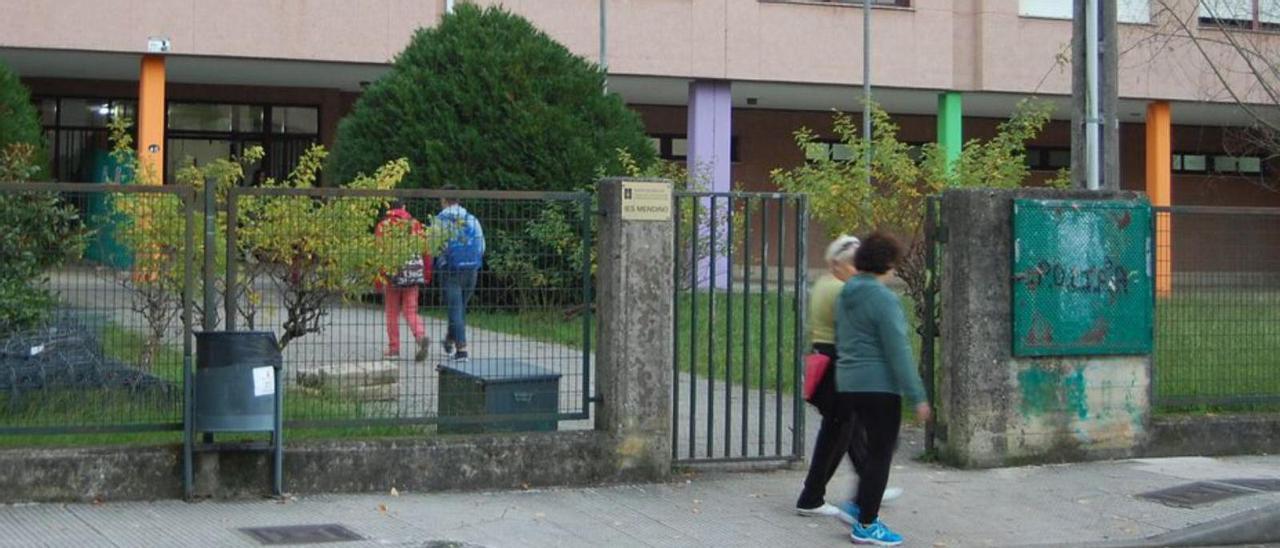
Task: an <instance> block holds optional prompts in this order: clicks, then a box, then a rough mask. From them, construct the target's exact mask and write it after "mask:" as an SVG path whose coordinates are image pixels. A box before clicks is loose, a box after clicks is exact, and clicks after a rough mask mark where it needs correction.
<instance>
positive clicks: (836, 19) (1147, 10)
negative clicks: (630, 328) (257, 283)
mask: <svg viewBox="0 0 1280 548" xmlns="http://www.w3.org/2000/svg"><path fill="white" fill-rule="evenodd" d="M1206 2H1208V3H1215V2H1216V3H1217V4H1224V3H1225V4H1227V5H1226V8H1229V9H1227V10H1225V11H1223V9H1222V6H1217V8H1218V11H1216V12H1215V13H1218V14H1219V17H1231V18H1234V19H1233V22H1234V23H1239V24H1238V25H1233V26H1234V27H1236V28H1238V30H1233V31H1231V32H1233V33H1240V34H1241V35H1243V36H1247V38H1248V39H1249V40H1251V41H1255V42H1259V43H1262V44H1264V45H1266V46H1268V47H1274V46H1276V45H1280V33H1277V34H1271V32H1273V31H1275V30H1277V29H1280V26H1277V25H1280V0H1261V1H1259V0H1206ZM476 3H479V4H485V5H489V4H503V5H505V7H506V8H508V9H510V10H512V11H513V12H516V13H519V14H521V15H523V16H525V17H527V18H529V19H530V20H532V21H533V22H534V23H535V24H536V25H538V26H539V27H540V28H542V29H543V30H545V31H546V32H548V33H549V34H550V35H551V36H553V37H554V38H556V39H557V40H559V41H560V42H561V43H563V44H565V45H566V46H567V47H568V48H569V49H571V50H572V51H574V52H576V53H578V54H580V55H582V56H584V57H587V58H589V59H597V58H598V56H599V55H600V50H601V24H600V17H599V15H600V11H599V10H600V2H599V0H501V1H500V0H476ZM607 3H608V8H607V17H606V18H605V19H606V25H605V26H606V27H607V29H608V30H607V31H606V32H605V33H604V34H605V40H604V45H605V46H606V50H607V65H608V70H609V74H610V78H609V89H610V91H611V92H615V93H618V94H620V95H621V96H622V97H623V98H624V99H625V100H626V102H627V103H628V104H630V105H631V106H632V107H633V108H634V109H635V110H636V111H637V112H639V113H640V114H641V116H642V117H643V119H644V121H645V124H646V126H647V129H648V131H649V133H650V134H651V136H652V137H653V140H654V143H655V146H657V147H658V149H659V151H660V152H661V154H662V156H664V157H666V158H668V159H673V160H681V159H688V160H689V161H691V162H695V163H696V164H697V165H699V166H710V172H711V175H712V178H713V181H714V188H715V189H716V190H729V189H734V190H773V189H774V186H773V185H772V183H771V182H770V180H769V176H768V173H769V171H770V170H772V169H774V168H778V167H789V166H794V165H798V164H799V163H801V162H804V161H805V158H806V154H810V155H812V154H830V155H833V156H836V157H839V156H840V155H841V154H843V153H845V151H843V150H842V147H840V146H838V145H836V144H834V142H833V143H832V144H830V145H827V146H817V147H811V148H810V149H809V150H808V151H802V150H800V149H799V148H798V147H797V146H796V145H795V143H794V141H793V138H792V133H793V132H794V131H795V130H796V129H798V128H800V127H801V126H805V127H809V128H812V129H814V130H816V131H817V132H818V133H819V134H820V135H822V136H823V137H824V138H832V141H834V139H833V137H834V136H833V135H832V134H831V132H830V121H831V111H832V110H833V109H836V110H843V111H849V112H857V111H859V110H860V104H861V84H862V58H863V55H862V53H863V52H862V33H863V23H862V21H863V12H862V9H861V0H607ZM873 3H874V4H875V7H874V8H873V9H872V14H871V21H872V22H871V29H870V30H871V39H872V47H871V52H870V57H871V64H872V67H871V68H872V77H871V80H872V83H873V84H874V86H875V89H874V91H873V97H874V99H875V100H876V101H878V102H880V103H881V104H882V105H883V106H884V107H885V108H886V110H888V111H889V112H890V113H892V114H893V115H894V117H895V119H896V120H897V121H898V123H900V124H901V126H902V138H903V140H904V141H907V142H911V143H924V142H931V141H934V140H936V139H939V138H940V136H943V138H944V140H947V139H949V140H951V141H952V142H951V143H949V144H951V145H955V144H957V143H956V141H957V140H959V139H970V138H975V137H985V136H990V135H991V134H993V132H994V131H995V127H996V125H997V124H998V123H999V122H1000V121H1001V120H1003V119H1005V118H1007V117H1008V116H1009V115H1010V113H1011V112H1012V111H1013V109H1014V106H1015V105H1016V104H1017V103H1018V101H1020V100H1021V99H1024V98H1027V97H1032V96H1036V97H1040V98H1045V99H1049V100H1051V101H1053V102H1055V103H1056V104H1057V105H1058V106H1059V108H1058V110H1057V112H1056V114H1055V115H1054V121H1053V122H1052V123H1051V124H1050V125H1049V127H1048V128H1047V129H1046V131H1044V132H1043V134H1042V135H1040V136H1039V137H1038V138H1037V139H1036V140H1035V141H1034V142H1033V143H1031V148H1030V151H1029V152H1030V153H1029V158H1028V163H1029V164H1030V167H1031V169H1032V170H1033V173H1034V176H1035V177H1037V178H1040V179H1045V178H1048V177H1051V176H1052V175H1054V173H1055V172H1056V171H1057V170H1058V169H1060V168H1063V167H1066V166H1067V165H1068V164H1069V162H1070V121H1069V118H1070V110H1069V95H1070V89H1071V71H1070V67H1069V62H1070V49H1069V48H1070V39H1071V22H1070V21H1069V16H1070V12H1071V0H874V2H873ZM1235 4H1239V6H1235ZM445 5H446V0H360V1H351V0H266V1H264V0H220V1H217V2H211V1H207V0H59V1H57V2H48V1H44V0H0V13H2V14H3V16H0V61H3V62H4V63H6V64H8V65H9V66H10V67H12V68H14V69H15V70H16V71H17V72H18V73H19V75H20V76H21V77H22V78H23V80H24V81H25V82H26V83H27V84H28V85H29V87H30V88H31V89H32V91H33V95H34V97H35V101H36V102H37V103H38V106H39V109H40V112H41V114H42V117H43V123H44V127H45V129H46V132H47V135H48V138H49V142H50V144H51V148H52V152H53V154H52V156H53V160H54V168H53V170H54V173H53V175H54V176H55V178H57V179H59V180H64V181H88V180H91V179H93V177H94V175H93V174H94V165H95V158H100V157H101V155H102V154H103V153H104V151H105V148H106V146H107V145H106V130H105V123H106V120H107V119H108V117H109V116H110V115H113V114H125V115H128V116H130V117H132V118H134V119H136V120H137V124H138V126H137V130H138V146H139V149H140V151H141V152H142V154H143V155H144V157H146V158H147V159H148V161H151V162H153V163H155V165H156V166H158V167H162V168H166V169H164V171H165V172H166V175H167V176H169V175H171V174H172V172H173V166H174V165H175V163H176V162H178V161H179V160H181V159H183V158H186V157H192V158H195V159H197V160H200V159H206V158H213V157H225V156H226V155H227V154H231V153H236V152H239V151H240V150H241V149H243V148H244V147H247V146H252V145H262V146H264V148H265V149H266V151H267V158H266V160H265V161H264V163H263V164H262V165H261V166H260V167H259V168H255V169H256V170H260V171H262V173H263V174H266V175H271V176H277V177H279V176H282V175H284V174H286V173H287V172H288V170H289V169H290V167H291V166H292V165H293V162H294V161H296V158H297V156H298V155H299V154H300V153H301V151H302V150H303V149H304V148H305V147H306V146H308V145H310V144H311V143H323V144H326V145H331V144H332V141H333V138H334V134H335V132H336V128H337V124H338V121H339V120H340V119H341V118H342V117H343V116H344V115H345V114H346V113H348V112H349V111H350V109H351V108H352V105H353V104H354V102H355V101H356V99H357V98H358V97H359V94H360V91H361V89H362V87H363V86H365V85H367V83H368V82H371V81H373V80H375V79H377V78H378V77H379V76H381V75H382V74H384V73H385V72H386V71H387V70H388V67H389V63H390V60H391V59H392V58H393V57H394V56H395V55H396V53H397V52H399V51H400V50H401V49H402V48H403V47H404V46H405V44H406V43H407V42H408V40H409V38H410V36H411V35H412V33H413V32H414V30H415V29H417V28H419V27H422V26H429V25H433V24H435V23H436V22H437V21H439V20H440V18H441V17H442V15H443V13H444V11H445V9H446V7H445ZM1237 8H1238V9H1237ZM1205 9H1206V8H1205V6H1204V5H1203V3H1202V2H1197V1H1195V0H1122V1H1120V6H1119V20H1120V25H1119V34H1120V38H1121V45H1122V49H1123V54H1122V57H1121V60H1120V82H1119V90H1120V112H1119V117H1120V123H1121V127H1120V135H1121V144H1120V151H1121V155H1122V159H1121V172H1122V186H1123V187H1124V188H1126V189H1135V190H1148V191H1149V192H1150V193H1151V194H1152V196H1153V197H1155V198H1157V201H1159V202H1161V203H1172V204H1179V205H1192V204H1195V205H1221V206H1245V205H1247V206H1280V193H1277V192H1275V191H1274V190H1271V189H1269V188H1268V187H1269V186H1270V187H1272V188H1274V186H1275V185H1274V181H1275V180H1276V179H1277V177H1280V175H1278V173H1280V169H1278V168H1280V165H1278V164H1277V162H1276V161H1274V160H1268V159H1267V155H1266V154H1264V153H1260V152H1257V151H1252V150H1248V148H1247V147H1245V146H1243V145H1241V144H1240V143H1239V142H1238V141H1239V139H1238V138H1237V137H1236V136H1237V134H1238V133H1240V131H1239V130H1240V128H1243V127H1246V126H1248V125H1250V124H1251V123H1252V121H1251V119H1250V118H1249V117H1248V116H1246V115H1245V114H1244V113H1243V111H1242V109H1240V108H1239V106H1238V105H1237V103H1236V101H1235V100H1233V99H1232V98H1231V97H1230V96H1229V94H1227V93H1226V92H1225V90H1224V88H1223V86H1222V85H1221V84H1220V83H1219V82H1218V81H1217V80H1216V78H1215V77H1214V69H1215V66H1216V67H1217V68H1219V69H1222V70H1221V71H1222V72H1224V73H1226V74H1227V75H1228V78H1231V79H1233V81H1236V82H1235V84H1234V85H1235V87H1236V89H1237V90H1243V92H1242V94H1241V95H1240V97H1241V98H1242V99H1243V100H1244V101H1245V102H1247V103H1256V105H1255V107H1256V108H1258V109H1275V108H1276V105H1275V104H1274V102H1271V101H1269V100H1268V99H1267V98H1266V97H1265V96H1264V94H1263V92H1262V90H1260V89H1258V87H1257V86H1251V85H1250V83H1249V81H1248V77H1247V76H1246V75H1244V74H1243V73H1242V71H1240V70H1236V69H1239V68H1240V66H1239V65H1240V60H1239V59H1238V58H1236V56H1233V53H1232V52H1231V51H1228V49H1226V48H1225V47H1222V46H1215V45H1214V44H1213V43H1212V42H1215V41H1207V42H1209V45H1208V48H1209V50H1208V51H1201V50H1200V49H1199V48H1197V47H1195V46H1193V45H1192V44H1191V43H1190V41H1187V40H1181V41H1177V40H1162V39H1159V38H1160V36H1161V34H1162V33H1163V32H1164V30H1167V29H1168V28H1169V25H1170V21H1172V20H1174V18H1179V19H1180V20H1182V21H1183V22H1186V21H1190V24H1191V25H1192V27H1193V28H1192V29H1191V32H1194V33H1200V34H1204V35H1206V36H1209V37H1212V36H1216V35H1221V34H1222V31H1221V30H1220V28H1219V26H1218V25H1217V24H1211V23H1213V22H1212V21H1208V20H1206V19H1203V18H1202V17H1201V16H1203V15H1204V10H1205ZM1223 14H1226V15H1223ZM1216 42H1221V41H1220V40H1219V41H1216ZM254 176H256V174H251V175H250V178H252V177H254Z"/></svg>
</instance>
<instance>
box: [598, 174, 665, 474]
mask: <svg viewBox="0 0 1280 548" xmlns="http://www.w3.org/2000/svg"><path fill="white" fill-rule="evenodd" d="M598 190H599V192H598V197H599V201H600V210H601V215H602V216H601V217H600V218H599V219H598V222H599V223H600V231H599V243H598V245H599V248H598V249H599V253H598V258H597V270H596V278H597V283H596V287H597V293H596V303H597V310H598V313H597V317H598V318H599V325H600V347H599V349H598V351H597V352H596V363H597V364H598V367H597V368H596V370H597V371H598V374H597V377H596V394H597V396H598V397H599V398H600V401H599V402H598V403H597V406H596V430H598V431H601V432H604V433H606V434H607V435H609V436H610V437H611V438H612V440H613V443H612V444H611V445H612V447H613V458H614V459H615V463H614V465H615V466H616V473H617V475H618V477H619V478H620V479H623V480H627V479H634V480H659V481H660V480H662V479H664V478H666V477H668V476H669V475H670V473H671V443H672V441H671V414H672V410H671V405H672V403H671V383H672V378H673V376H674V374H673V372H674V357H673V346H672V345H673V340H672V325H673V324H672V322H673V321H674V308H673V307H674V305H673V302H672V295H673V291H674V290H675V280H674V279H673V277H672V272H671V269H672V264H673V263H674V260H675V249H674V247H675V244H674V240H673V238H674V228H673V220H672V213H673V212H672V201H671V183H670V182H669V181H637V180H633V179H605V180H603V181H600V183H599V184H598Z"/></svg>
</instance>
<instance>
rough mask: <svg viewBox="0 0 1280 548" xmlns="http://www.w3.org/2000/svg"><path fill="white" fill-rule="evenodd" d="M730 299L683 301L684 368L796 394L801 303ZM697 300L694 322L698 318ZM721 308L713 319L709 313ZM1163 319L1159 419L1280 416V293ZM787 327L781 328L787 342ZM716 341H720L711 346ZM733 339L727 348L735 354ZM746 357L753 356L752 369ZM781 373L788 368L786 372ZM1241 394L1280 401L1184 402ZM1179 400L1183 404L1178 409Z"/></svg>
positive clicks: (549, 322) (1180, 300)
mask: <svg viewBox="0 0 1280 548" xmlns="http://www.w3.org/2000/svg"><path fill="white" fill-rule="evenodd" d="M727 297H728V295H727V294H726V293H723V292H720V293H717V294H716V295H715V297H714V301H713V299H712V297H711V296H710V295H709V294H708V293H707V292H697V293H696V294H694V293H684V294H682V295H681V296H680V299H679V302H678V308H677V324H678V329H679V331H680V335H679V345H678V348H677V357H676V361H677V367H678V368H679V370H680V371H682V372H684V373H686V374H687V373H688V372H689V371H691V370H693V371H696V373H697V374H698V375H701V376H712V375H714V378H715V379H720V380H722V379H724V378H725V374H726V371H728V374H729V376H730V378H731V379H732V380H733V381H734V382H739V383H740V382H742V380H743V379H744V378H745V379H746V381H747V384H748V386H751V387H764V388H766V389H770V390H772V389H775V388H778V387H781V388H782V390H783V391H791V390H793V389H794V379H795V375H794V372H793V371H792V370H791V369H789V367H790V364H791V363H793V362H792V361H790V360H791V359H792V356H793V354H792V353H791V352H792V349H793V346H792V339H793V335H792V333H793V329H794V325H795V318H794V315H793V312H792V310H793V308H792V307H793V297H792V296H791V295H790V294H789V293H783V294H782V295H778V294H776V293H768V294H765V295H760V294H758V293H757V294H752V295H748V296H745V297H744V296H743V295H742V294H741V293H735V294H734V295H733V297H732V302H729V299H728V298H727ZM695 302H696V306H697V317H696V318H695V317H694V314H693V310H694V304H695ZM713 304H714V306H715V312H714V314H710V313H709V310H710V307H711V306H712V305H713ZM902 304H903V312H904V313H905V314H906V317H907V320H908V322H909V323H910V333H911V339H912V340H911V342H912V346H913V348H914V350H915V353H916V356H917V357H918V356H919V351H920V337H919V335H918V334H917V331H916V326H917V324H918V322H917V321H916V318H915V314H914V311H913V309H912V302H911V300H910V299H909V298H906V297H904V298H903V303H902ZM744 308H745V312H744ZM779 309H781V317H779V315H778V312H779ZM744 314H746V316H745V322H746V326H745V329H744V325H743V323H744ZM473 316H474V321H473V319H472V318H473ZM1155 320H1156V339H1155V343H1156V350H1155V364H1156V367H1155V379H1154V382H1155V390H1156V397H1157V400H1159V399H1164V400H1165V402H1166V403H1163V404H1158V406H1157V411H1158V412H1166V413H1169V412H1173V413H1185V412H1195V413H1205V412H1233V411H1246V412H1248V411H1277V410H1280V291H1268V290H1247V289H1245V290H1232V291H1225V290H1219V291H1215V290H1201V291H1197V292H1194V293H1191V292H1189V291H1185V290H1180V294H1179V295H1176V296H1174V297H1172V298H1169V299H1164V300H1161V302H1160V303H1159V304H1158V306H1157V309H1156V317H1155ZM468 322H469V323H471V324H472V325H475V326H476V327H479V328H483V329H490V330H493V331H499V332H504V333H512V334H519V335H521V336H524V337H529V338H532V339H536V340H542V341H547V342H557V343H560V344H565V345H568V346H573V347H579V346H581V343H580V342H579V341H578V339H579V338H580V337H581V320H580V319H579V320H570V321H565V320H564V319H563V318H562V316H561V315H560V314H559V313H558V312H556V313H532V312H529V313H524V314H519V315H516V314H503V313H484V314H476V315H468ZM762 323H763V326H762V325H761V324H762ZM779 326H781V328H782V338H781V344H779V338H778V328H779ZM730 337H731V338H732V339H729V338H730ZM709 342H711V343H713V344H712V345H711V346H710V348H708V346H709V345H708V343H709ZM726 342H728V343H729V344H728V345H727V348H726ZM762 342H763V350H762V346H761V343H762ZM744 346H745V348H744ZM744 350H745V352H746V355H747V356H748V359H747V360H745V362H744V360H743V356H744ZM779 351H780V352H781V359H779ZM729 358H732V359H729ZM727 363H732V366H728V367H727V366H726V364H727ZM709 364H710V365H709ZM780 366H781V367H783V369H781V370H780V369H779V367H780ZM780 371H781V374H779V373H780ZM1233 396H1243V397H1246V398H1247V397H1252V398H1255V399H1262V398H1271V399H1273V400H1277V401H1276V402H1274V403H1258V402H1256V401H1255V402H1246V401H1237V402H1230V401H1219V402H1213V403H1206V401H1203V400H1202V401H1201V402H1190V401H1186V400H1187V399H1215V398H1216V399H1225V398H1230V397H1233ZM1179 399H1181V400H1183V401H1181V402H1177V403H1176V404H1175V401H1176V400H1179Z"/></svg>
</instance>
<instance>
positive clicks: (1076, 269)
mask: <svg viewBox="0 0 1280 548" xmlns="http://www.w3.org/2000/svg"><path fill="white" fill-rule="evenodd" d="M1150 219H1151V214H1150V208H1149V206H1147V205H1146V204H1145V203H1141V202H1098V201H1059V200H1017V201H1016V205H1015V208H1014V239H1015V242H1014V246H1015V247H1014V250H1015V251H1014V264H1013V265H1012V266H1013V272H1012V274H1013V276H1012V278H1013V279H1012V282H1013V297H1014V299H1013V300H1014V303H1013V304H1014V309H1013V316H1014V337H1013V343H1014V354H1015V355H1018V356H1054V355H1089V354H1131V353H1143V352H1144V351H1145V349H1148V348H1149V345H1150V325H1151V323H1150V322H1151V320H1150V317H1151V310H1150V307H1151V301H1150V295H1151V283H1150V272H1149V268H1148V260H1149V254H1148V248H1149V242H1150V231H1151V229H1150V223H1151V221H1150Z"/></svg>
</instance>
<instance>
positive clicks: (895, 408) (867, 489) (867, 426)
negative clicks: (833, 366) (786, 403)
mask: <svg viewBox="0 0 1280 548" xmlns="http://www.w3.org/2000/svg"><path fill="white" fill-rule="evenodd" d="M836 407H838V408H839V409H840V410H841V411H842V412H843V413H845V414H846V416H849V417H851V418H852V417H854V416H856V417H857V418H858V422H859V425H860V426H861V428H862V429H863V430H864V431H865V432H866V436H867V446H866V447H867V455H866V460H865V462H863V463H862V469H861V470H859V473H858V477H859V480H860V481H858V495H857V497H856V498H855V499H854V502H856V503H857V504H858V508H859V510H860V511H861V515H859V516H858V521H859V522H860V523H863V524H870V523H871V522H874V521H875V520H876V519H877V518H878V517H879V516H880V502H881V499H883V497H884V489H885V487H886V486H887V485H889V470H890V469H891V468H892V467H893V451H894V448H896V447H897V445H898V429H899V428H900V427H901V426H902V396H899V395H897V394H890V393H886V392H841V393H839V396H838V397H837V405H836Z"/></svg>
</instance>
